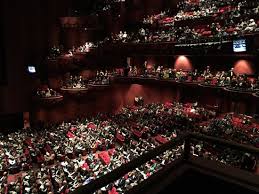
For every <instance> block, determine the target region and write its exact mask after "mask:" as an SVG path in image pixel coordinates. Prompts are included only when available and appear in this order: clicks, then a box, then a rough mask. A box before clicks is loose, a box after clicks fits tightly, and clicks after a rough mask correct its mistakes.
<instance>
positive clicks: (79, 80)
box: [62, 75, 87, 89]
mask: <svg viewBox="0 0 259 194" xmlns="http://www.w3.org/2000/svg"><path fill="white" fill-rule="evenodd" d="M62 88H65V89H82V88H87V84H86V80H84V79H83V77H82V76H72V75H71V76H69V77H68V78H67V79H65V81H64V83H63V86H62Z"/></svg>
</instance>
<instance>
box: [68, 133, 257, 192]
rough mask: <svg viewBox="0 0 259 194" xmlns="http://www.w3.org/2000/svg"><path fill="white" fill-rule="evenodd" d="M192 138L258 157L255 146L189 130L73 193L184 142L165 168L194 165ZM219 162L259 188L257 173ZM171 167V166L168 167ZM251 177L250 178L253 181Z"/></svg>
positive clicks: (94, 186) (104, 183)
mask: <svg viewBox="0 0 259 194" xmlns="http://www.w3.org/2000/svg"><path fill="white" fill-rule="evenodd" d="M193 140H199V141H202V142H207V143H209V144H215V145H218V146H225V147H227V148H231V149H233V150H238V151H241V152H244V153H251V154H254V155H256V156H259V149H257V148H255V147H252V146H248V145H243V144H239V143H236V142H233V141H227V140H223V139H221V138H216V137H211V136H206V135H202V134H199V133H186V134H184V135H181V136H179V137H178V138H176V139H174V140H172V141H169V142H168V143H166V144H163V145H161V146H159V147H157V148H154V149H153V150H151V151H150V152H148V153H146V154H144V155H142V156H140V157H138V158H136V159H134V160H132V161H131V162H129V163H126V164H124V165H122V166H120V167H119V168H117V169H115V170H113V171H112V172H110V173H108V174H106V175H104V176H102V177H100V178H98V179H96V180H94V181H92V182H90V183H89V184H87V185H85V186H82V187H80V188H78V189H77V190H75V191H74V192H73V194H80V193H93V192H95V191H97V190H99V189H101V188H103V187H105V186H107V185H108V184H110V183H113V182H115V181H116V180H118V179H119V178H121V177H123V176H124V175H125V174H127V173H129V172H131V171H133V170H134V169H136V168H138V167H139V166H141V165H143V164H145V163H146V162H148V161H150V160H151V159H153V158H155V157H157V156H159V155H160V154H162V153H164V152H165V151H167V150H170V149H173V147H174V146H177V145H182V144H184V151H183V154H182V156H181V157H180V158H179V159H177V160H175V161H174V162H172V163H171V164H168V165H167V166H165V167H164V168H167V171H168V170H172V169H173V168H177V167H179V166H181V165H184V164H187V163H189V164H195V160H197V161H200V160H201V158H197V157H193V155H192V153H191V142H192V141H193ZM202 160H203V162H205V163H204V164H206V168H210V167H208V165H207V163H209V161H207V160H204V159H202ZM193 161H194V162H193ZM197 161H196V163H199V165H202V162H197ZM206 161H207V162H206ZM210 162H211V161H210ZM215 164H219V162H216V163H215ZM220 165H223V171H224V169H228V168H229V169H231V170H230V172H231V174H229V175H228V174H227V173H228V172H227V170H225V172H224V173H225V174H224V173H223V174H224V176H228V177H229V178H230V179H236V180H237V181H238V182H239V183H240V182H242V183H244V184H246V185H249V186H250V187H253V188H256V189H259V181H258V180H259V176H256V174H255V173H251V172H246V171H244V170H240V169H237V168H233V167H231V166H228V167H226V165H225V164H220ZM168 166H169V167H170V168H168ZM201 167H202V166H201ZM233 169H235V170H236V171H237V173H233ZM235 170H234V171H235ZM214 171H218V172H219V173H220V167H219V168H218V170H217V168H214ZM221 171H222V170H221ZM239 172H241V173H242V172H244V173H245V174H244V178H245V179H246V180H244V179H242V177H240V173H239ZM159 173H160V174H161V173H165V170H164V169H163V168H162V169H161V170H159V171H158V172H157V174H159ZM167 173H168V172H167ZM216 173H217V172H216ZM242 176H243V175H242ZM155 178H156V173H155V174H153V175H152V176H151V177H150V179H155ZM249 180H251V182H250V181H249ZM148 181H150V180H149V178H148V179H147V180H145V181H144V182H143V183H141V184H142V187H143V186H145V182H148ZM140 188H141V186H139V185H138V186H136V187H133V188H132V189H131V190H129V191H127V193H137V192H138V191H140Z"/></svg>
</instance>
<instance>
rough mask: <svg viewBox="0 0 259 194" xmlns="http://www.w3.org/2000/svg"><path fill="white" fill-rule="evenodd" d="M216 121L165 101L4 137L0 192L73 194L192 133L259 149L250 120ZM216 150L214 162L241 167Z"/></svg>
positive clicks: (145, 172) (124, 184) (160, 162)
mask: <svg viewBox="0 0 259 194" xmlns="http://www.w3.org/2000/svg"><path fill="white" fill-rule="evenodd" d="M212 118H215V113H213V112H211V111H209V110H206V109H204V108H202V107H199V106H197V104H180V103H170V102H167V103H165V104H150V105H145V106H134V107H125V108H123V109H122V110H121V112H120V113H118V114H115V115H104V114H100V115H98V116H97V117H94V118H91V119H80V120H76V121H71V122H70V123H62V124H60V125H46V126H41V127H40V128H38V129H36V128H35V129H27V130H22V131H18V132H15V133H11V134H9V135H7V136H4V135H2V136H1V141H0V143H1V144H0V145H1V153H0V157H1V158H0V161H1V163H0V171H1V176H2V178H1V180H0V181H1V182H0V185H1V186H0V189H1V193H69V192H71V191H73V190H75V189H76V188H78V187H80V186H82V185H86V184H88V183H89V182H91V181H92V180H94V179H96V178H98V177H101V176H103V175H105V174H107V173H108V172H111V171H112V170H114V169H116V168H118V167H119V166H121V165H122V164H125V163H127V162H129V161H131V160H132V159H134V158H137V157H138V156H141V155H142V154H144V153H147V152H148V151H150V150H152V149H154V148H155V147H157V146H159V145H162V144H164V143H166V142H168V141H170V140H173V139H174V138H176V137H177V136H179V135H181V134H184V133H185V132H188V131H193V132H197V130H198V131H199V132H201V133H205V134H207V135H212V136H216V137H223V138H226V139H230V138H231V140H232V141H236V142H240V143H245V144H249V145H253V146H257V144H258V142H257V140H255V138H254V137H255V136H258V124H256V123H255V122H253V121H252V120H251V119H248V118H247V117H244V116H239V117H235V116H234V115H225V116H223V117H219V118H215V119H212ZM211 119H212V120H211ZM226 125H227V126H229V127H227V128H226ZM225 128H226V129H227V130H226V131H225V130H224V129H225ZM216 129H217V130H216ZM220 129H222V131H221V130H220ZM199 146H200V145H199V144H197V145H196V146H194V152H193V153H194V155H195V154H196V153H197V151H196V149H198V148H199V151H201V148H202V149H209V148H207V147H205V146H204V147H205V148H204V147H202V146H200V147H201V148H200V147H199ZM182 150H183V147H182V146H181V145H179V146H178V147H175V149H173V150H170V151H167V152H165V153H163V154H162V155H161V156H159V157H157V158H156V159H154V160H152V161H150V162H148V163H146V164H145V165H143V166H141V167H140V168H138V169H136V170H134V171H133V172H130V173H128V174H127V175H125V176H124V177H122V178H121V179H119V180H118V181H116V182H115V183H111V184H109V185H107V187H104V188H102V189H101V191H98V192H97V193H102V192H108V191H109V193H124V192H125V191H127V190H129V189H131V188H132V187H134V186H135V185H137V184H138V183H140V182H142V181H143V180H145V179H147V178H148V177H149V176H150V175H151V174H153V173H155V172H156V171H158V170H159V169H161V168H163V166H165V165H166V164H168V163H170V162H172V161H174V160H175V159H177V158H179V157H180V156H181V153H182ZM209 150H210V149H209ZM215 150H216V151H217V149H216V148H215ZM215 150H214V151H215ZM216 151H215V153H216V154H214V152H211V153H210V155H211V157H212V158H213V157H218V158H219V157H221V160H220V161H221V162H225V163H228V164H230V165H232V163H233V162H236V163H238V162H239V161H240V162H239V163H238V164H239V165H238V164H235V165H234V166H238V167H240V166H241V163H242V160H241V159H240V160H234V159H233V158H232V159H231V158H230V159H229V157H228V158H227V159H226V158H224V157H223V156H222V153H220V152H218V153H217V152H216ZM199 153H200V152H199ZM199 155H201V154H199ZM226 156H228V155H226ZM222 157H223V158H222ZM237 157H241V158H242V157H243V155H242V154H241V153H239V155H238V156H237ZM247 170H251V169H247Z"/></svg>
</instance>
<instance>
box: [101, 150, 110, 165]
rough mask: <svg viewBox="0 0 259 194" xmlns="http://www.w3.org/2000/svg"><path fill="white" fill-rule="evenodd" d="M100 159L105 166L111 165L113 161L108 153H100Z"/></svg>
mask: <svg viewBox="0 0 259 194" xmlns="http://www.w3.org/2000/svg"><path fill="white" fill-rule="evenodd" d="M99 157H100V159H101V160H102V162H103V163H104V164H105V165H108V164H110V162H111V160H110V156H109V154H108V152H107V151H104V152H101V153H99Z"/></svg>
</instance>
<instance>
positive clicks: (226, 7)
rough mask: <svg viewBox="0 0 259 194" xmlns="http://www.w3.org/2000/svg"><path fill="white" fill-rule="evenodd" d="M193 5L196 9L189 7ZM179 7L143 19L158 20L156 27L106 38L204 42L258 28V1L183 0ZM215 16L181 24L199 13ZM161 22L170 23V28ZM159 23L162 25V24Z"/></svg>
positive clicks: (168, 24)
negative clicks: (169, 12) (172, 13)
mask: <svg viewBox="0 0 259 194" xmlns="http://www.w3.org/2000/svg"><path fill="white" fill-rule="evenodd" d="M190 5H191V7H192V9H194V10H193V11H187V10H189V6H190ZM179 9H180V11H179V12H178V13H177V14H176V15H175V16H173V17H168V16H167V14H166V12H161V13H160V14H158V15H153V16H149V17H147V18H145V19H144V21H143V23H144V24H157V26H158V27H157V29H156V30H154V29H150V27H148V26H147V27H145V26H143V27H141V28H140V29H139V30H137V31H135V32H126V31H124V32H123V31H120V33H119V34H112V35H111V37H109V38H107V39H106V41H111V42H123V43H127V42H134V43H139V42H176V43H179V44H184V43H197V44H199V43H203V42H215V41H219V42H220V41H225V40H229V38H230V37H232V36H243V35H245V34H248V33H255V32H258V31H259V26H258V20H257V19H258V18H257V15H258V13H259V12H258V11H259V3H258V2H252V3H251V2H250V1H249V2H248V1H246V0H244V1H219V2H218V1H209V2H207V1H199V2H198V3H195V4H193V3H191V4H190V2H189V1H188V2H184V3H181V4H180V5H179ZM207 16H213V17H214V19H213V21H211V20H212V19H210V22H209V23H208V22H206V21H204V24H198V25H193V22H191V25H190V24H189V25H184V26H181V25H178V24H176V23H175V22H177V21H178V22H179V21H182V20H186V19H193V20H195V19H196V20H197V19H199V18H200V17H207ZM161 25H162V26H164V25H165V26H170V27H167V28H164V27H161ZM159 26H160V27H159Z"/></svg>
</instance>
